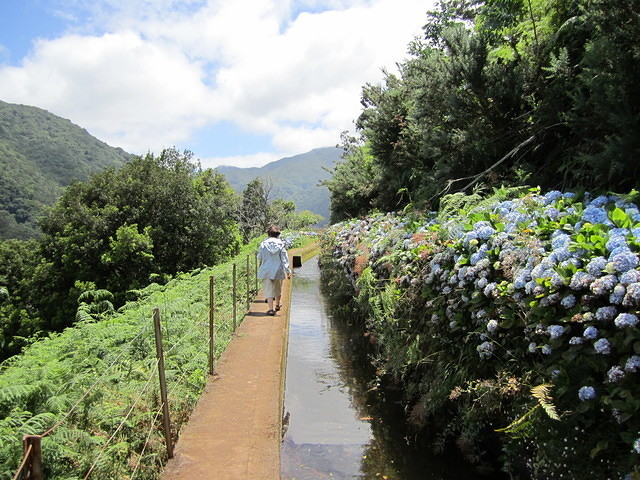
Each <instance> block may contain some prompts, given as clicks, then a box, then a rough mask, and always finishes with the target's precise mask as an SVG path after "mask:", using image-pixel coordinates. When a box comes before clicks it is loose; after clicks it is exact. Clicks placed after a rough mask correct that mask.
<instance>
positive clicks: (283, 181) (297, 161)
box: [217, 147, 342, 221]
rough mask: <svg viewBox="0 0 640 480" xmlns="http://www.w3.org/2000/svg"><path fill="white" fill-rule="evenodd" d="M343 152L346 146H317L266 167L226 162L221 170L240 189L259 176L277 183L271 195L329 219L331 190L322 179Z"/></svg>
mask: <svg viewBox="0 0 640 480" xmlns="http://www.w3.org/2000/svg"><path fill="white" fill-rule="evenodd" d="M341 153H342V149H340V148H336V147H325V148H316V149H314V150H311V151H310V152H307V153H303V154H300V155H295V156H293V157H286V158H283V159H280V160H277V161H275V162H271V163H269V164H267V165H264V166H263V167H253V168H239V167H224V166H223V167H218V168H217V170H218V171H219V172H220V173H223V174H224V175H225V176H226V177H227V180H228V181H229V183H230V184H231V186H232V187H233V188H234V189H235V190H236V191H237V192H242V190H244V188H245V187H246V186H247V184H248V183H249V182H250V181H251V180H253V179H255V178H258V177H260V178H262V179H264V180H265V181H270V182H272V183H273V190H272V191H271V199H276V198H282V199H284V200H291V201H293V202H294V203H295V204H296V209H297V210H298V211H300V210H310V211H311V212H313V213H316V214H318V215H322V216H323V217H324V219H325V221H326V220H328V219H329V190H328V189H327V188H326V187H323V186H320V185H319V183H320V182H321V181H322V180H326V179H328V178H329V177H330V176H331V175H330V173H329V172H328V171H327V170H325V168H326V169H329V170H331V169H332V167H333V165H334V163H335V162H337V161H338V160H340V155H341Z"/></svg>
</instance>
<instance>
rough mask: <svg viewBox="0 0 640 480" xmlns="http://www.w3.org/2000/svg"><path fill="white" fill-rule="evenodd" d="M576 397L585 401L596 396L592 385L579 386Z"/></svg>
mask: <svg viewBox="0 0 640 480" xmlns="http://www.w3.org/2000/svg"><path fill="white" fill-rule="evenodd" d="M578 398H579V399H580V401H582V402H586V401H587V400H593V399H594V398H596V390H595V388H593V387H580V390H578Z"/></svg>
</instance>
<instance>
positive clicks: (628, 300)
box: [622, 270, 640, 307]
mask: <svg viewBox="0 0 640 480" xmlns="http://www.w3.org/2000/svg"><path fill="white" fill-rule="evenodd" d="M633 271H634V272H635V270H633ZM638 304H640V283H631V284H630V285H627V293H626V295H625V296H624V298H623V299H622V305H624V306H625V307H635V306H636V305H638Z"/></svg>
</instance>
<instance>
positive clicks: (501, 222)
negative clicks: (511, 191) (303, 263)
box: [322, 190, 640, 479]
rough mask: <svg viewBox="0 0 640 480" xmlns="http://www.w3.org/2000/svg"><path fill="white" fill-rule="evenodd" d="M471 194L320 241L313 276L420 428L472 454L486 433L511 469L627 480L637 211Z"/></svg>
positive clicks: (631, 461)
mask: <svg viewBox="0 0 640 480" xmlns="http://www.w3.org/2000/svg"><path fill="white" fill-rule="evenodd" d="M457 200H460V198H459V197H458V198H457ZM481 203H482V205H481V206H471V207H468V206H467V207H462V208H461V209H460V210H459V211H458V213H457V214H456V215H453V216H446V215H442V214H441V215H440V216H438V215H437V214H431V215H418V214H415V213H414V214H412V215H402V214H395V213H390V214H386V215H372V216H370V217H367V218H364V219H358V220H352V221H350V222H347V223H342V224H338V225H335V226H333V227H332V228H330V229H329V230H328V231H327V232H326V234H325V235H324V237H323V239H322V244H323V252H324V253H323V258H322V265H323V268H324V269H325V277H326V276H327V275H326V274H327V272H331V273H332V274H333V275H329V276H333V278H334V281H336V282H338V281H339V280H340V279H344V280H346V282H347V285H348V286H349V288H350V289H351V292H352V295H353V298H354V300H355V305H357V310H358V311H359V313H360V315H361V317H362V318H363V319H365V327H366V329H367V333H366V334H367V335H368V336H369V338H370V340H371V342H372V343H373V344H374V346H375V349H376V357H375V359H374V361H375V363H376V365H377V368H378V372H379V373H380V375H381V376H386V377H389V378H391V379H393V380H394V381H395V382H396V383H397V384H398V385H400V386H401V387H402V389H403V391H404V395H405V401H406V404H407V414H408V418H409V420H410V421H411V422H412V423H413V424H414V425H416V427H417V428H420V429H422V430H424V431H428V432H429V433H430V435H431V436H432V438H434V439H435V441H436V443H437V442H440V443H441V444H444V443H445V442H447V441H449V440H451V439H454V440H455V442H456V443H457V445H458V446H459V447H460V449H461V450H462V451H463V452H464V453H465V454H466V455H467V456H468V458H469V459H471V460H472V461H475V462H483V461H485V460H486V459H487V458H488V457H490V456H493V457H496V452H495V451H494V452H490V453H491V455H487V453H488V452H487V448H488V447H487V446H488V445H495V444H496V442H497V443H498V444H499V445H500V452H499V453H498V454H497V456H498V457H499V458H500V460H501V464H502V468H503V469H504V470H505V471H507V472H509V473H510V475H511V477H512V478H536V479H545V478H598V479H600V478H603V479H604V478H612V479H638V478H640V470H639V468H638V466H637V465H638V464H639V463H640V382H639V380H640V330H639V329H638V323H639V322H640V270H639V268H638V267H639V265H640V259H639V256H638V254H639V252H640V211H639V209H638V207H637V205H636V204H635V203H633V202H632V201H631V200H629V199H625V198H623V197H620V196H598V197H593V196H591V195H589V194H588V193H585V194H581V195H575V194H573V193H562V192H558V191H553V192H549V193H547V194H545V195H542V194H541V193H540V192H539V191H537V190H530V191H527V192H526V194H524V195H520V196H518V197H517V198H511V199H506V197H505V196H504V195H498V194H497V195H495V196H494V197H493V198H491V199H485V200H483V201H482V202H481ZM442 217H445V218H442Z"/></svg>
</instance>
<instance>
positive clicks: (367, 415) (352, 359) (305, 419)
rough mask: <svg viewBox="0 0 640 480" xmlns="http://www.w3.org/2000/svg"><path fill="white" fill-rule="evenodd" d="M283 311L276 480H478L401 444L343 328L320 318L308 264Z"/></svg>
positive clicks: (391, 406) (388, 406)
mask: <svg viewBox="0 0 640 480" xmlns="http://www.w3.org/2000/svg"><path fill="white" fill-rule="evenodd" d="M290 312H291V323H290V331H289V347H288V357H287V372H286V391H285V412H286V413H285V428H286V432H285V434H284V439H283V443H282V460H281V475H282V476H281V478H282V479H283V480H294V479H295V480H317V479H325V478H326V479H355V478H357V479H372V480H373V479H376V480H379V479H387V480H414V479H415V480H418V479H419V480H472V479H474V480H475V479H480V478H483V477H480V476H479V475H478V474H476V473H475V472H474V471H473V470H472V469H471V468H470V467H469V466H467V465H466V464H464V462H462V461H461V459H460V458H459V457H457V456H455V455H454V456H451V455H449V456H441V455H435V454H431V453H430V452H426V453H425V452H424V450H423V451H421V452H417V451H416V450H414V449H413V448H411V447H410V446H409V445H408V444H407V441H406V438H405V437H404V434H405V433H404V432H405V431H406V430H405V428H404V425H403V421H402V413H401V412H399V411H398V410H399V408H398V405H397V404H395V403H393V402H391V401H388V400H387V401H386V402H385V401H384V398H381V397H379V396H378V398H376V393H375V391H371V388H370V384H369V381H370V373H369V372H368V369H367V365H366V363H367V362H366V361H365V360H364V359H363V358H361V357H360V358H359V357H358V354H357V353H355V351H356V350H357V349H354V348H353V345H351V340H350V338H351V337H350V333H349V331H348V327H346V326H345V325H344V324H343V323H341V322H338V321H334V320H333V319H332V318H331V315H330V314H329V312H328V306H327V303H326V301H325V299H324V297H323V295H322V293H321V291H320V270H319V268H318V264H317V260H316V258H313V259H311V260H309V261H307V262H306V263H305V264H304V265H303V266H302V267H301V268H299V269H296V272H295V276H294V277H293V284H292V292H291V310H290ZM484 478H486V477H484Z"/></svg>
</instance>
